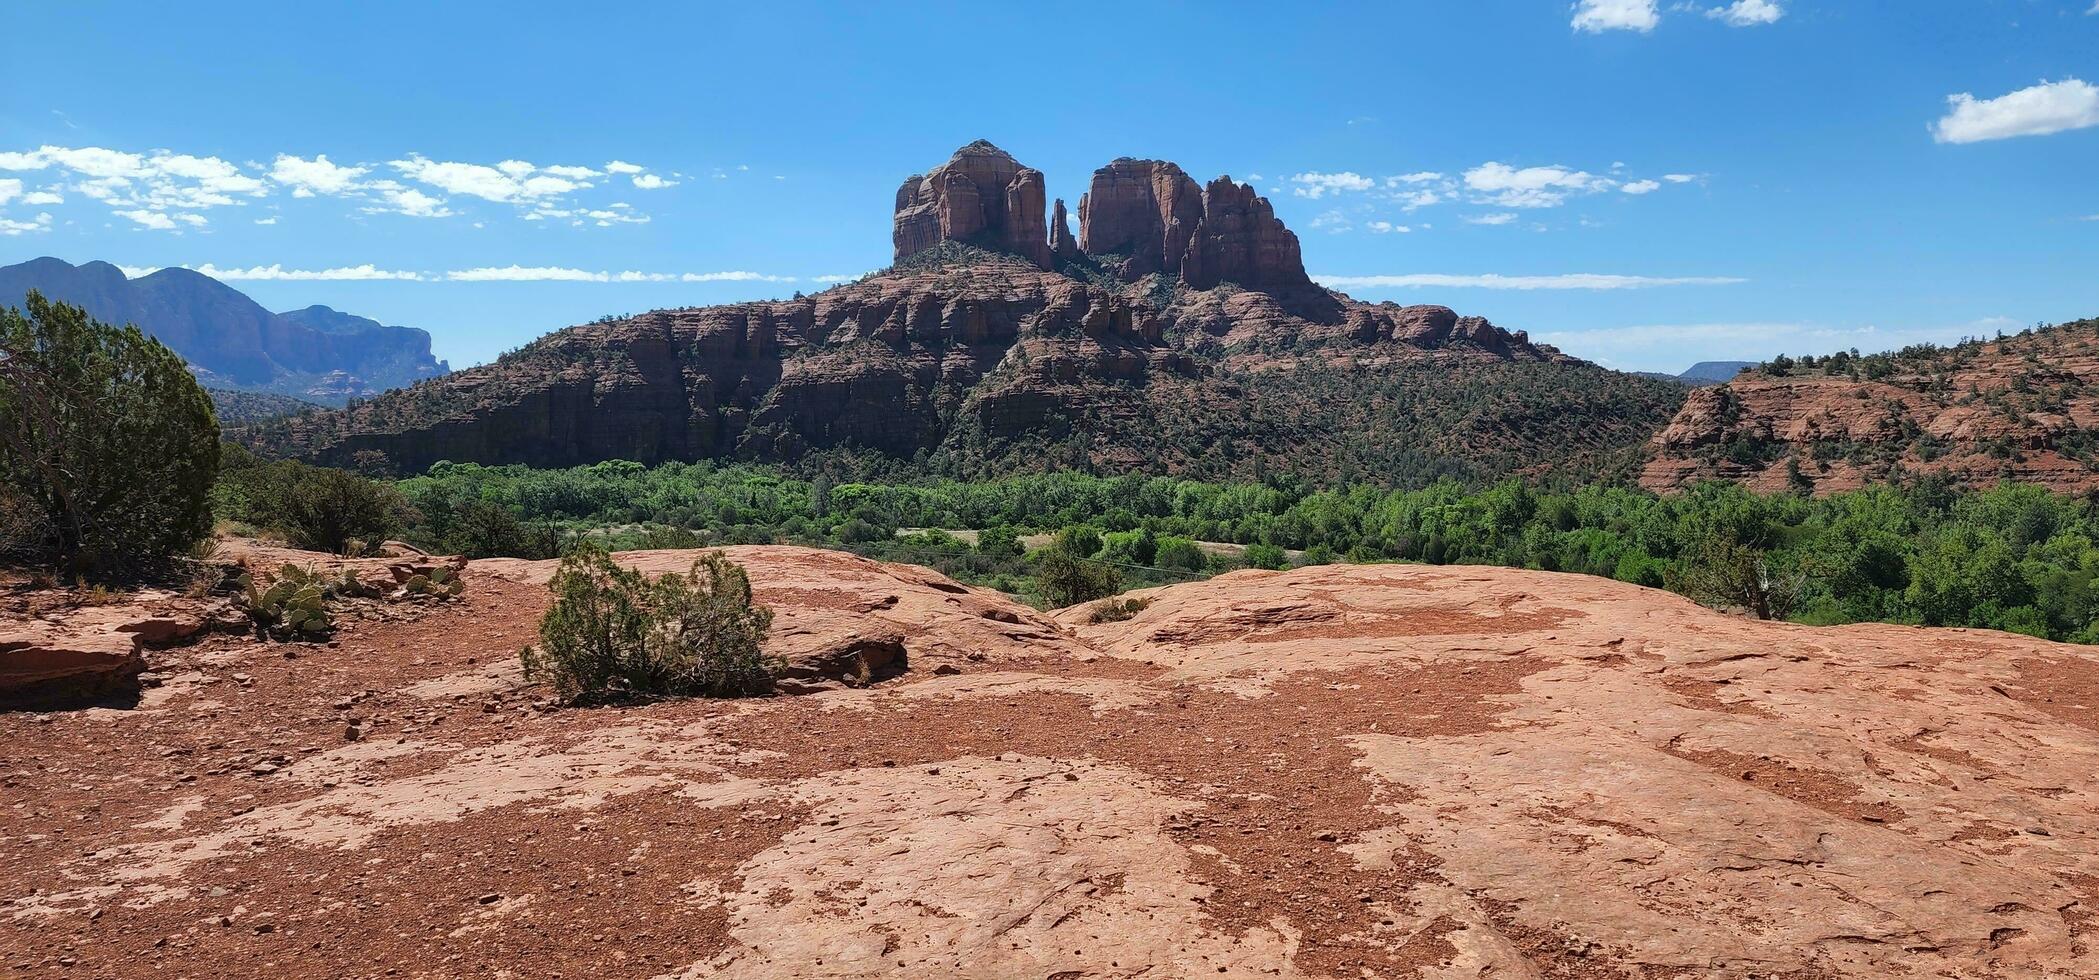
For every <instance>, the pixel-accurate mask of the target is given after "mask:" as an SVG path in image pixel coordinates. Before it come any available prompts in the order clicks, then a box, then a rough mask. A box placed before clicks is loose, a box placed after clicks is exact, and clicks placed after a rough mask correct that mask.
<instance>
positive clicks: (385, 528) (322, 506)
mask: <svg viewBox="0 0 2099 980" xmlns="http://www.w3.org/2000/svg"><path fill="white" fill-rule="evenodd" d="M246 479H249V480H253V481H255V484H254V486H253V487H252V489H251V490H250V491H249V493H248V495H247V496H248V500H249V506H250V507H251V510H250V511H249V512H248V513H247V514H245V515H243V516H245V517H246V518H247V519H249V520H252V521H254V522H255V523H258V524H262V525H264V526H267V527H271V528H275V529H277V530H279V531H282V532H284V535H285V537H287V538H289V539H290V540H291V543H292V544H293V545H295V546H297V547H300V548H308V549H312V550H316V551H326V552H329V553H332V554H343V553H344V552H345V551H347V550H349V548H350V543H351V542H352V541H362V542H365V543H368V544H369V543H376V542H378V541H382V540H384V539H386V538H387V537H389V536H391V535H393V534H396V533H398V532H399V531H400V530H401V528H402V527H404V526H405V525H406V524H407V523H408V522H409V521H410V520H411V519H412V518H413V516H414V515H413V512H412V509H411V508H410V507H409V506H408V500H407V498H406V497H403V496H402V495H401V492H400V491H398V490H396V489H394V488H393V487H392V486H389V485H387V484H383V483H377V482H374V481H372V480H367V479H365V478H364V477H361V476H358V475H357V474H355V473H352V472H349V471H348V470H337V469H330V468H328V467H325V466H308V465H306V464H305V463H301V462H298V461H296V460H282V461H279V462H276V463H271V464H269V465H268V466H264V467H261V468H259V469H257V470H254V471H251V475H249V476H247V477H246Z"/></svg>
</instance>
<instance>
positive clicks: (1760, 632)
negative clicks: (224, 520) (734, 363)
mask: <svg viewBox="0 0 2099 980" xmlns="http://www.w3.org/2000/svg"><path fill="white" fill-rule="evenodd" d="M228 548H229V551H232V552H235V553H244V552H250V551H253V550H254V549H247V548H242V547H240V546H239V545H238V543H229V545H228ZM730 554H731V556H732V557H733V558H734V559H735V560H737V561H739V562H741V563H743V564H744V565H745V566H746V567H747V568H748V569H749V570H750V572H751V576H752V581H753V585H754V587H755V589H756V597H757V599H758V600H759V601H761V602H763V603H766V604H768V605H770V606H771V607H772V608H773V609H774V611H775V613H776V617H777V618H776V619H775V621H774V626H773V633H772V637H773V638H772V640H771V641H770V643H771V644H772V645H773V648H774V649H775V650H776V651H777V652H780V653H782V654H783V655H785V656H787V657H788V658H789V661H790V663H792V664H796V665H803V666H807V665H811V664H817V663H821V662H824V660H825V657H826V653H825V651H838V650H851V649H856V648H867V647H865V645H867V644H874V645H877V646H880V647H882V648H884V649H887V648H888V644H890V643H895V644H897V647H896V649H898V650H900V651H901V657H900V659H895V660H891V661H890V662H889V664H888V665H887V666H886V667H885V670H884V671H883V673H882V674H878V675H876V676H877V677H878V678H882V679H880V681H879V683H876V684H874V685H873V686H871V687H860V688H855V687H852V686H850V685H848V684H845V683H841V682H838V681H823V680H820V681H816V682H813V683H810V684H807V685H803V687H804V689H809V688H813V689H815V690H816V691H818V692H819V693H813V694H808V695H805V696H800V697H775V698H770V699H762V700H757V701H747V702H717V701H710V700H706V699H698V700H682V701H669V702H663V703H655V704H645V705H630V706H620V707H607V708H598V709H589V710H582V709H570V710H555V709H553V707H552V705H551V704H549V703H548V702H547V700H546V696H547V690H546V689H545V688H544V687H542V686H535V685H529V684H526V683H524V682H523V681H522V679H521V678H520V677H519V676H518V673H517V667H516V664H517V658H516V653H517V647H518V645H519V643H520V642H521V638H524V637H528V636H530V635H532V633H533V630H534V627H535V623H536V621H537V619H538V617H539V615H540V613H541V612H542V611H543V610H544V609H545V608H546V604H547V602H548V596H547V593H546V591H545V590H544V589H543V588H542V587H541V585H540V583H541V582H543V581H544V580H545V578H546V576H547V574H548V572H549V571H550V569H549V567H548V563H530V562H516V561H488V562H474V563H472V564H471V565H469V566H468V567H467V570H466V579H467V582H468V591H467V594H466V598H465V599H464V600H463V601H462V602H460V603H457V604H451V605H446V606H441V607H437V608H434V609H432V610H430V611H429V612H427V613H426V614H425V615H423V616H422V617H421V618H419V619H414V620H410V621H397V620H395V619H392V618H385V617H382V618H372V619H358V618H354V617H351V618H347V619H346V620H345V624H344V626H343V629H342V631H341V633H340V635H339V636H338V638H337V641H336V642H335V643H331V644H329V645H325V646H324V645H318V644H315V645H299V646H287V645H283V644H266V643H258V642H256V641H254V640H252V639H250V638H246V637H236V636H232V635H226V634H216V635H207V636H205V637H203V638H202V639H201V640H200V641H199V642H197V643H196V644H195V645H193V646H188V647H175V648H170V649H151V650H147V651H146V652H145V654H144V657H145V660H146V663H145V666H147V667H148V668H150V670H151V676H152V677H154V678H155V679H156V681H157V683H158V686H156V687H149V688H147V689H146V690H145V692H144V694H143V700H142V701H141V703H140V704H139V705H138V710H129V711H110V710H88V711H65V712H53V713H48V714H32V713H29V712H12V713H0V772H4V773H5V777H6V778H5V779H4V780H0V806H8V807H11V808H12V809H10V810H9V811H8V812H10V813H13V814H16V815H17V816H16V817H15V818H14V820H13V822H12V823H10V824H9V825H7V829H6V830H5V831H4V832H0V841H4V843H5V844H6V846H7V853H8V855H9V860H8V862H7V864H6V866H5V867H4V868H0V902H4V903H6V904H7V907H8V914H6V915H0V945H4V946H5V947H6V948H7V949H8V951H9V961H10V962H11V963H16V964H30V967H27V968H41V969H42V970H43V971H44V972H61V970H60V968H61V967H64V968H66V969H64V970H63V971H62V972H65V973H67V974H69V975H71V974H77V975H79V976H124V977H130V976H149V975H155V974H157V973H170V974H171V975H172V974H173V973H176V972H186V973H191V974H195V975H200V976H201V975H210V976H227V977H260V976H276V977H283V976H367V975H373V974H374V973H375V972H376V969H377V968H375V967H374V966H373V964H376V963H383V964H386V966H387V968H389V969H393V970H396V971H398V972H399V973H400V975H403V976H429V975H455V974H461V973H485V974H487V975H491V976H506V975H516V976H552V975H555V974H560V975H563V976H571V977H573V976H592V977H684V978H692V980H699V978H758V977H812V976H824V977H836V978H870V977H886V976H895V977H926V976H980V977H1073V978H1076V977H1129V976H1151V977H1175V978H1192V977H1198V976H1202V977H1218V976H1222V977H1256V976H1269V977H1363V976H1376V977H1387V978H1404V977H1445V978H1448V977H1569V978H1575V977H1694V976H1695V977H1705V978H1716V980H1752V978H1771V977H1798V978H1808V977H1815V978H1860V980H1865V978H1876V980H1877V978H1884V977H1909V976H1915V977H1925V976H1946V977H1955V976H1959V977H2046V976H2053V977H2073V976H2092V975H2094V974H2095V972H2099V962H2095V956H2099V953H2095V951H2094V947H2093V945H2092V940H2093V933H2092V921H2093V919H2092V909H2093V907H2094V903H2095V902H2099V858H2095V857H2094V854H2093V851H2092V848H2091V847H2089V842H2090V841H2091V840H2092V839H2093V838H2094V836H2095V835H2099V816H2095V813H2094V810H2093V808H2092V806H2091V805H2090V801H2091V799H2092V798H2093V796H2094V794H2095V793H2099V779H2095V777H2094V772H2095V771H2099V767H2095V765H2094V762H2095V760H2099V715H2095V713H2094V711H2093V708H2092V705H2094V704H2099V688H2095V686H2094V684H2093V682H2092V678H2093V677H2094V676H2095V669H2099V662H2095V661H2094V660H2093V658H2092V655H2091V653H2090V652H2089V650H2088V649H2086V648H2077V647H2068V646H2061V645H2057V644H2051V643H2047V642H2043V641H2038V640H2032V639H2028V638H2025V637H2017V636H2011V635H2008V634H2002V633H1990V632H1978V631H1965V630H1925V629H1915V628H1907V627H1892V626H1861V627H1847V628H1842V629H1813V628H1807V627H1799V626H1788V625H1783V624H1769V623H1758V622H1754V621H1749V620H1743V619H1737V618H1732V617H1727V616H1723V615H1720V614H1717V613H1713V612H1709V611H1707V610H1704V609H1701V608H1699V607H1697V606H1694V605H1692V604H1691V603H1689V602H1686V601H1684V600H1681V599H1678V598H1676V597H1674V596H1670V595H1667V594H1663V593H1658V592H1653V591H1649V590H1646V589H1641V588H1637V587H1634V586H1629V585H1623V584H1619V583H1614V582H1609V581H1606V580H1602V579H1595V578H1587V577H1581V576H1572V575H1560V574H1552V573H1544V572H1526V571H1515V570H1509V569H1496V568H1476V567H1464V568H1460V567H1453V568H1429V567H1422V566H1406V565H1378V566H1328V567H1319V568H1305V569H1299V570H1296V571H1291V572H1283V573H1271V572H1255V571H1247V572H1237V573H1233V574H1231V575H1227V576H1224V577H1221V578H1218V579H1213V580H1211V581H1207V582H1200V583H1193V584H1189V585H1179V586H1170V587H1166V588H1161V589H1153V590H1148V591H1146V592H1144V593H1140V594H1139V597H1140V598H1143V599H1146V600H1148V601H1149V605H1148V606H1146V607H1145V608H1143V609H1142V610H1140V611H1138V612H1137V614H1136V616H1135V618H1132V619H1129V620H1127V621H1124V622H1113V623H1105V624H1096V623H1093V622H1092V621H1091V615H1090V610H1089V609H1087V608H1085V607H1078V608H1074V609H1069V610H1064V611H1061V612H1057V613H1052V614H1043V613H1039V612H1037V611H1035V610H1033V609H1030V608H1028V607H1025V606H1021V605H1018V604H1015V603H1013V602H1011V601H1009V600H1008V599H1006V598H1005V597H1003V596H1001V595H999V594H997V593H992V592H988V591H984V590H978V589H971V588H967V587H965V586H962V585H959V584H956V583H954V582H952V581H950V580H947V579H945V578H943V577H941V576H939V575H936V574H933V573H930V572H928V571H926V570H924V569H920V568H913V567H910V566H900V565H887V564H883V563H879V562H873V561H868V560H865V559H860V558H856V557H853V556H849V555H842V554H837V553H833V552H825V551H814V550H809V549H801V548H787V547H745V548H735V549H730ZM252 557H253V558H254V560H257V561H264V562H280V561H286V560H298V561H312V562H318V563H322V564H323V565H325V564H326V563H328V562H329V559H328V558H327V556H322V555H299V554H296V553H286V552H281V551H262V552H255V553H254V554H253V555H252ZM692 557H693V555H692V553H691V552H648V553H636V554H630V555H627V556H625V560H627V561H629V562H630V563H632V564H634V565H635V566H637V567H640V568H643V569H645V570H650V571H662V570H668V569H676V568H683V567H685V566H686V564H688V563H689V562H690V561H691V559H692ZM183 601H185V600H182V599H179V598H168V599H164V600H160V605H159V607H158V610H159V611H158V612H157V613H156V614H155V615H156V618H155V619H153V620H152V623H153V624H154V627H155V630H154V632H155V634H156V635H162V636H165V635H172V634H175V633H179V632H180V631H181V627H180V625H179V624H183V623H188V624H189V625H188V627H187V628H189V629H195V628H196V620H195V616H196V613H195V612H194V611H192V612H184V611H183V610H181V609H180V608H178V607H179V604H180V603H181V602H183ZM96 608H97V609H98V610H100V611H101V614H100V615H99V616H98V621H99V622H103V623H106V624H116V623H122V622H123V619H122V617H121V615H118V614H120V613H122V612H123V610H124V607H121V606H103V607H96ZM185 617H190V618H187V619H186V618H185ZM81 618H82V619H85V618H86V617H81ZM115 635H124V636H135V635H136V634H115ZM84 639H91V638H84ZM5 642H7V638H0V643H5ZM855 644H860V645H863V646H862V647H855ZM128 648H129V647H128V645H127V646H126V649H128ZM288 653H296V654H297V656H296V657H294V656H289V655H288ZM125 746H136V747H137V750H136V751H127V750H124V749H123V748H122V747H125Z"/></svg>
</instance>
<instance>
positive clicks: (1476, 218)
mask: <svg viewBox="0 0 2099 980" xmlns="http://www.w3.org/2000/svg"><path fill="white" fill-rule="evenodd" d="M1462 220H1463V221H1464V222H1465V223H1466V224H1468V225H1506V224H1511V223H1514V222H1515V220H1516V215H1515V214H1513V213H1511V212H1508V211H1503V212H1501V213H1499V214H1468V215H1466V216H1465V217H1464V218H1463V219H1462Z"/></svg>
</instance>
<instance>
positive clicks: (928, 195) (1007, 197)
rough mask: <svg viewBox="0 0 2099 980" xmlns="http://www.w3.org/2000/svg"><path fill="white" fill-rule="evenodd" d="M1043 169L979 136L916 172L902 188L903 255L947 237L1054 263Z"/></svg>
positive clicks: (899, 232)
mask: <svg viewBox="0 0 2099 980" xmlns="http://www.w3.org/2000/svg"><path fill="white" fill-rule="evenodd" d="M1043 200H1044V183H1043V179H1042V172H1041V171H1039V170H1034V169H1031V168H1028V167H1023V166H1021V165H1020V164H1019V162H1017V161H1015V160H1014V159H1013V157H1012V156H1011V155H1010V154H1008V153H1007V152H1006V151H1004V150H1001V149H999V148H998V147H996V146H993V145H991V144H990V143H988V142H986V141H984V140H978V141H976V142H974V143H971V144H969V145H968V146H965V147H963V148H961V149H959V150H956V151H955V155H954V156H952V157H949V158H948V161H947V163H945V164H943V165H941V166H939V167H936V168H934V169H933V171H932V172H931V173H926V174H912V175H911V176H910V177H909V178H908V179H906V180H905V181H904V184H903V186H902V187H899V188H897V192H896V217H895V219H894V226H895V228H894V232H893V234H894V238H895V243H896V258H897V260H898V261H902V260H904V259H907V258H910V257H911V256H913V255H917V254H918V253H920V252H923V251H925V250H926V249H929V248H932V247H933V246H935V245H938V244H940V243H941V242H944V241H958V242H968V243H970V244H974V245H983V246H986V247H988V248H995V249H998V250H1000V251H1005V252H1011V253H1013V254H1015V255H1019V256H1022V257H1024V258H1026V259H1028V260H1029V261H1031V262H1033V263H1035V265H1036V267H1038V268H1042V269H1048V268H1049V267H1050V246H1049V238H1048V234H1047V232H1046V230H1045V229H1044V227H1043V217H1042V208H1043Z"/></svg>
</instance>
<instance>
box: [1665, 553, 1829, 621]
mask: <svg viewBox="0 0 2099 980" xmlns="http://www.w3.org/2000/svg"><path fill="white" fill-rule="evenodd" d="M1670 579H1671V580H1670V581H1669V583H1668V585H1669V589H1670V590H1671V591H1673V592H1680V593H1682V594H1684V595H1687V596H1690V597H1691V598H1693V599H1696V600H1697V601H1699V602H1702V603H1704V604H1706V605H1708V606H1718V607H1720V608H1727V607H1731V606H1732V607H1741V608H1744V609H1747V610H1749V611H1750V613H1752V614H1754V615H1755V616H1756V618H1758V619H1784V618H1786V617H1787V616H1789V615H1791V614H1792V612H1793V607H1794V605H1795V604H1796V603H1798V602H1799V600H1800V591H1801V587H1802V585H1803V582H1802V576H1801V575H1799V574H1798V573H1797V572H1781V571H1777V570H1774V569H1773V568H1772V566H1771V563H1770V562H1769V560H1767V559H1766V557H1765V555H1764V552H1763V551H1762V549H1759V548H1754V547H1751V546H1749V545H1743V544H1736V543H1735V542H1733V541H1728V540H1726V539H1724V538H1717V537H1715V538H1709V539H1707V540H1706V541H1705V542H1704V543H1703V544H1702V545H1700V547H1699V548H1698V549H1697V550H1696V551H1694V552H1692V553H1691V554H1690V555H1688V556H1687V557H1685V559H1684V560H1683V562H1682V563H1681V564H1680V565H1679V566H1678V568H1677V569H1676V571H1675V574H1674V575H1673V576H1671V577H1670Z"/></svg>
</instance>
